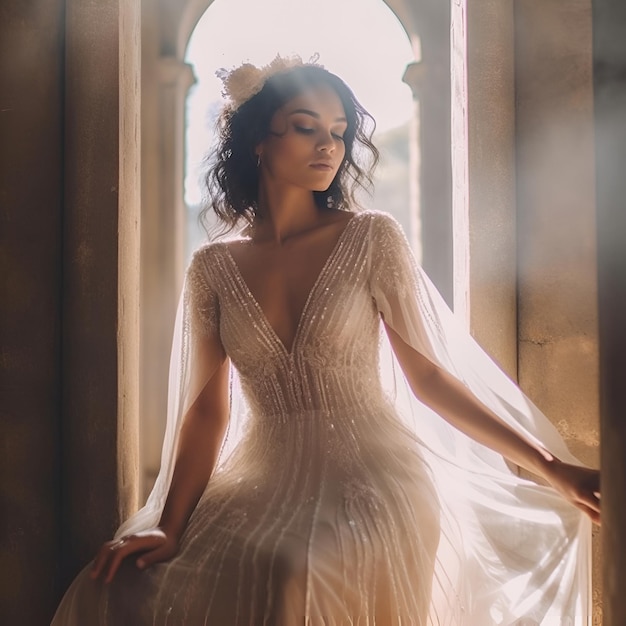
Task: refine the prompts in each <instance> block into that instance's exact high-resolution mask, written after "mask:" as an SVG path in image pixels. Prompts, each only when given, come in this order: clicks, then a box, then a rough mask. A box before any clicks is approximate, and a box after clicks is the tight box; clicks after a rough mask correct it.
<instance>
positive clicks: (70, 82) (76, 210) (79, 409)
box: [26, 0, 140, 587]
mask: <svg viewBox="0 0 626 626" xmlns="http://www.w3.org/2000/svg"><path fill="white" fill-rule="evenodd" d="M139 24H140V20H139V4H138V1H137V0H103V1H101V2H97V3H93V2H90V3H85V2H81V1H80V0H68V1H67V2H66V42H65V43H66V46H65V50H66V64H65V79H66V84H65V126H64V129H65V155H64V156H65V171H64V173H65V196H64V199H65V213H64V229H63V245H64V255H63V256H64V262H63V303H62V316H63V323H62V331H61V332H62V337H63V341H62V352H63V356H62V370H63V381H62V391H63V422H62V429H61V438H62V451H63V480H62V489H61V499H62V509H63V528H62V535H61V541H62V553H63V555H64V562H63V573H64V578H65V582H67V579H68V578H69V577H71V576H73V575H74V574H75V573H76V570H77V569H78V568H79V567H81V566H83V565H84V564H85V563H86V562H87V561H88V560H89V559H90V558H91V557H92V556H93V553H94V551H95V550H96V549H97V547H98V546H99V544H100V543H101V542H102V541H104V540H106V539H107V538H109V537H110V536H111V533H112V532H113V531H114V530H115V528H116V526H117V525H118V524H119V523H120V521H121V520H123V519H124V518H126V517H127V516H128V515H129V514H130V513H131V512H133V511H134V510H135V509H136V507H137V454H136V449H137V446H138V441H137V413H138V406H137V405H138V396H137V394H138V364H137V354H138V291H139V285H138V251H139V249H138V243H139V240H138V234H139V233H138V217H139V214H138V211H139V202H138V200H139V196H138V192H137V190H138V189H139V178H138V177H139V170H138V164H139V153H138V148H139V132H138V131H139V117H138V115H139V42H140V35H139ZM26 587H28V585H26Z"/></svg>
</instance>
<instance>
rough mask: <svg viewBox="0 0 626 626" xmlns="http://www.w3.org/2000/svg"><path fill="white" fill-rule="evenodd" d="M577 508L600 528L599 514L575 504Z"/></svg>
mask: <svg viewBox="0 0 626 626" xmlns="http://www.w3.org/2000/svg"><path fill="white" fill-rule="evenodd" d="M576 506H577V508H578V509H580V510H581V511H582V512H583V513H586V514H587V515H588V516H589V517H590V518H591V521H592V522H593V523H594V524H597V525H598V526H600V525H601V524H600V513H599V512H598V511H595V510H593V509H590V508H589V507H588V506H586V505H585V504H582V503H577V505H576Z"/></svg>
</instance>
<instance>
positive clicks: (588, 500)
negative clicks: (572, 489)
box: [579, 492, 600, 513]
mask: <svg viewBox="0 0 626 626" xmlns="http://www.w3.org/2000/svg"><path fill="white" fill-rule="evenodd" d="M579 501H580V502H582V503H583V504H584V505H585V506H587V507H589V508H590V509H592V510H593V511H595V512H596V513H600V500H599V499H598V498H597V497H596V496H595V495H594V494H592V493H591V494H590V493H585V492H583V493H582V494H580V496H579Z"/></svg>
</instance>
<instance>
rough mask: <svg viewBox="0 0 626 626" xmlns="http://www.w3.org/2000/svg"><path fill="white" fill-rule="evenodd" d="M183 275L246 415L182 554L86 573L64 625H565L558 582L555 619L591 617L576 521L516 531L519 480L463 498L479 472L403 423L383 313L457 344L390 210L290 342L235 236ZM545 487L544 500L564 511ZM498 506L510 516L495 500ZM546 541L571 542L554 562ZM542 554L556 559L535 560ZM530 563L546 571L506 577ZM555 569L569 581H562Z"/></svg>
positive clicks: (368, 224) (361, 228)
mask: <svg viewBox="0 0 626 626" xmlns="http://www.w3.org/2000/svg"><path fill="white" fill-rule="evenodd" d="M186 284H187V291H186V296H185V297H186V304H187V307H188V309H189V311H190V313H189V319H188V321H187V324H188V327H187V328H186V330H185V336H187V334H189V336H191V337H193V335H194V334H195V335H197V336H199V337H211V336H214V337H215V336H219V338H220V341H221V344H222V346H223V348H224V350H225V351H226V354H227V355H228V356H229V357H230V359H231V361H232V364H233V365H234V367H235V368H236V370H237V372H238V375H239V379H240V382H241V387H242V390H243V393H244V395H245V398H246V401H247V404H248V415H247V419H246V422H245V428H244V430H243V432H242V433H241V435H240V436H239V437H238V440H237V445H236V447H235V448H234V450H233V451H232V453H230V454H228V455H226V458H224V459H222V462H221V463H220V465H219V468H218V471H216V472H215V474H214V475H213V476H212V478H211V479H210V481H209V484H208V487H207V489H206V491H205V493H204V495H203V496H202V498H201V500H200V503H199V504H198V506H197V508H196V510H195V511H194V513H193V515H192V517H191V519H190V522H189V524H188V527H187V529H186V531H185V534H184V536H183V538H182V544H181V549H180V553H179V554H178V556H176V557H175V558H174V559H173V560H171V561H170V562H168V563H162V564H158V565H156V566H154V567H153V568H151V569H150V570H148V571H146V572H138V571H136V570H135V569H134V568H133V566H132V564H128V565H126V566H124V567H123V568H122V570H121V571H120V572H119V574H118V576H117V577H116V579H115V581H114V583H113V584H112V585H111V586H110V587H108V588H107V589H106V590H105V589H104V588H103V586H102V585H101V584H99V583H94V582H92V581H90V580H89V579H88V578H87V576H86V575H85V572H83V574H81V575H80V576H79V577H78V579H77V580H76V581H75V582H74V584H73V586H72V588H71V589H70V591H69V592H68V594H67V595H66V597H65V599H64V603H63V604H62V606H61V608H60V609H59V612H58V614H57V621H55V622H54V624H55V626H58V625H59V624H66V625H74V626H75V625H78V624H80V625H81V626H82V625H84V624H94V625H95V624H103V625H104V624H106V625H110V626H113V625H115V626H121V625H126V624H128V625H129V626H130V625H131V624H132V625H143V624H154V625H165V624H167V625H188V626H192V625H194V626H195V625H208V626H250V625H254V626H257V625H271V626H295V625H300V624H306V625H307V626H322V625H324V626H344V625H345V626H348V625H358V626H406V625H415V626H426V625H429V626H430V625H434V624H448V625H455V626H489V625H490V624H514V623H515V624H527V625H532V624H535V625H536V624H546V625H549V626H553V625H554V626H556V625H557V624H565V623H568V622H565V621H562V620H561V617H560V616H559V617H555V615H556V613H554V611H556V610H557V609H555V603H554V597H556V595H558V593H564V594H565V596H566V597H565V599H563V598H560V599H559V601H558V605H559V607H561V605H566V608H565V609H564V611H565V613H563V614H561V615H565V614H568V613H567V612H568V611H569V615H570V616H571V617H572V621H571V622H569V623H571V624H574V623H576V624H578V623H581V624H582V623H583V622H579V621H577V617H580V615H578V616H575V615H574V612H575V611H577V610H579V608H580V603H579V602H578V601H577V599H576V596H575V594H574V592H573V591H572V589H576V588H577V587H576V584H577V581H578V579H577V578H576V576H577V574H576V572H575V571H574V570H575V568H573V567H572V565H571V562H568V559H571V558H572V555H574V557H575V555H576V554H578V552H577V550H578V544H577V543H576V541H577V537H578V535H577V532H578V531H577V528H578V525H579V523H580V516H579V515H577V514H576V513H575V512H572V510H571V508H565V509H563V512H559V513H558V514H556V513H555V514H554V515H553V517H552V518H550V520H549V525H548V528H547V530H546V531H545V532H543V531H542V532H543V534H541V535H540V537H541V539H540V540H539V539H537V537H539V535H537V537H535V535H533V534H532V533H533V532H534V530H533V531H532V532H531V534H530V535H524V530H527V529H528V528H531V529H533V528H534V526H527V525H526V526H523V525H517V526H512V527H507V526H506V525H507V524H508V523H511V520H515V519H517V517H516V516H517V515H522V514H523V513H524V511H525V510H526V509H525V508H524V507H525V506H526V504H524V503H520V501H518V499H519V497H520V496H519V495H518V494H517V493H516V494H515V495H514V496H511V500H510V502H509V500H507V499H506V498H507V497H508V493H505V492H504V490H503V489H502V490H498V489H495V488H494V489H493V490H492V492H490V494H489V498H490V499H487V498H486V497H485V498H484V499H482V500H481V498H482V495H479V496H477V497H476V498H475V500H476V501H478V502H479V507H476V508H470V507H469V505H467V504H466V502H465V500H464V499H463V498H464V497H465V496H466V495H467V494H466V493H463V491H464V490H465V489H470V482H471V481H470V480H469V479H468V481H467V483H465V482H463V483H461V482H459V480H458V478H457V477H462V476H463V474H460V473H457V474H454V468H453V469H451V470H450V472H451V473H450V475H449V476H448V475H447V474H446V472H447V471H448V470H446V469H445V468H443V466H442V468H439V469H437V471H436V472H434V471H433V470H432V469H431V467H432V466H431V464H430V463H429V461H428V458H430V459H433V460H436V459H437V453H436V452H435V454H430V456H428V455H426V454H425V453H424V450H425V449H424V446H423V443H422V441H421V434H422V433H421V430H422V426H420V422H419V421H418V422H417V423H416V425H413V426H411V427H410V426H409V425H408V424H407V422H406V421H403V420H402V419H400V417H399V414H398V412H397V411H396V408H395V405H394V403H393V402H392V401H391V400H390V398H389V396H388V395H387V393H386V391H385V389H384V387H383V385H382V383H381V375H380V363H379V358H380V346H379V339H380V325H381V312H382V313H383V314H384V317H385V320H386V321H387V323H389V324H390V325H391V326H392V327H394V329H397V331H398V333H399V334H400V335H401V336H403V337H404V338H405V339H406V341H407V342H408V343H409V344H410V345H412V346H413V347H414V348H415V349H417V350H420V351H422V352H423V353H424V354H426V355H432V356H431V358H433V359H434V358H436V357H437V354H436V352H437V350H439V352H440V353H441V354H442V356H441V359H445V358H447V356H446V355H445V354H443V352H442V349H440V348H437V346H436V342H437V337H439V336H442V335H443V332H444V331H443V329H442V327H441V326H440V320H439V319H438V317H437V315H436V314H435V313H432V312H431V308H430V303H429V291H428V290H427V289H425V288H424V283H423V281H421V280H420V278H419V274H417V273H416V271H415V266H414V260H413V259H412V257H411V255H410V253H408V252H407V247H406V240H405V239H403V236H402V235H401V234H400V227H399V225H398V224H397V222H395V220H393V218H391V217H390V216H389V215H387V214H384V213H381V212H377V211H364V212H360V213H355V215H354V216H353V217H352V218H351V219H350V221H349V222H348V224H347V225H346V227H345V229H344V231H343V232H342V234H341V236H340V238H339V240H338V242H337V244H336V245H335V247H334V249H333V251H332V253H331V254H330V256H329V257H328V259H327V261H326V263H325V264H324V266H323V269H322V271H321V273H320V274H319V276H318V278H317V280H316V282H315V284H314V286H313V288H312V289H311V291H310V293H309V296H308V299H307V301H306V304H305V307H304V310H303V312H302V316H301V318H300V320H299V323H298V326H297V331H296V334H295V337H294V340H293V345H292V346H291V348H290V349H289V350H287V349H286V347H285V346H284V345H283V343H282V342H281V340H280V339H279V338H278V336H277V335H276V333H275V332H274V331H273V329H272V327H271V326H270V324H269V323H268V321H267V319H266V318H265V316H264V314H263V311H262V310H261V308H260V306H259V305H258V303H257V302H256V301H255V299H254V297H253V295H252V293H251V292H250V290H249V289H248V287H247V286H246V283H245V281H244V279H243V277H242V275H241V274H240V272H239V270H238V267H237V265H236V263H235V261H234V259H233V258H232V256H231V254H230V252H229V248H228V246H227V243H226V242H214V243H212V244H209V245H207V246H205V247H203V248H201V249H200V250H198V251H197V252H196V254H195V255H194V258H193V260H192V263H191V265H190V267H189V269H188V273H187V282H186ZM420 302H421V305H420V307H421V308H418V305H419V304H420ZM403 303H404V304H403ZM402 307H406V310H404V311H403V308H402ZM186 349H187V348H185V346H183V350H186ZM191 367H193V359H191ZM511 384H512V383H511ZM420 419H421V418H420ZM426 428H427V420H426V419H425V418H424V421H423V429H424V432H426ZM446 437H447V436H444V437H443V441H444V442H445V441H448V440H449V441H452V438H446ZM444 445H445V444H444ZM455 445H456V444H455ZM459 451H461V448H460V447H459V448H458V449H457V452H459ZM453 453H454V451H453ZM463 454H465V453H463ZM467 454H469V453H467ZM480 454H481V455H483V452H480ZM461 456H462V455H461ZM483 456H484V455H483ZM427 457H428V458H427ZM459 458H461V457H459ZM481 458H482V457H481ZM444 474H445V475H444ZM446 479H447V480H448V484H449V485H450V488H449V489H448V495H450V494H452V497H451V498H450V502H451V503H452V504H446V505H444V504H443V503H442V501H441V499H440V497H439V495H438V493H439V489H438V485H440V484H443V481H444V480H446ZM462 480H465V479H464V478H463V479H462ZM507 480H508V479H507ZM478 482H479V483H480V485H479V487H480V486H481V485H482V483H483V482H485V481H484V479H479V481H478ZM527 488H528V489H530V491H529V493H530V494H531V497H530V499H531V500H533V499H534V501H535V502H538V501H539V496H537V495H536V493H537V492H535V491H532V489H534V488H533V487H527ZM455 489H458V492H457V493H456V495H455V491H454V490H455ZM514 489H515V490H517V491H519V490H518V486H517V485H515V487H514ZM477 493H480V494H482V493H483V492H478V491H477ZM541 493H542V496H541V497H542V498H543V499H544V500H542V502H541V506H542V507H544V508H543V509H542V510H550V511H551V510H552V509H551V508H550V507H557V508H558V506H559V504H558V502H557V499H555V498H554V496H553V495H551V494H548V493H544V492H541ZM492 501H493V502H495V503H496V504H497V503H498V502H501V503H502V505H503V508H506V509H507V510H506V511H505V512H504V513H503V514H500V513H497V512H496V511H495V508H494V510H493V511H492V510H491V509H488V504H489V503H491V502H492ZM515 506H519V508H518V509H515ZM454 507H456V508H454ZM480 507H482V513H480V512H478V513H477V511H479V510H480ZM153 508H155V510H157V509H158V506H157V507H153ZM555 510H556V509H555ZM461 515H466V520H467V521H466V522H465V521H462V519H460V516H461ZM481 515H482V517H481ZM512 523H515V522H512ZM464 524H466V525H467V529H466V530H468V532H467V533H466V534H467V536H464V535H463V530H464V529H463V526H464ZM129 528H132V526H131V527H129ZM512 528H516V529H517V534H516V532H515V531H514V532H513V533H511V532H510V531H511V529H512ZM455 529H456V530H455ZM563 529H566V530H565V531H564V530H563ZM126 530H127V529H124V530H123V532H125V531H126ZM548 531H549V532H548ZM468 537H469V540H470V541H472V542H474V543H472V544H471V545H468V543H467V542H468ZM522 537H523V538H524V541H523V542H521V541H520V540H521V538H522ZM486 538H488V540H487V539H486ZM490 541H491V542H492V544H493V545H488V544H489V542H490ZM485 546H487V547H485ZM553 546H558V547H559V549H560V550H561V552H560V553H559V552H554V559H553V560H550V559H543V556H542V555H543V554H544V553H545V551H546V550H548V552H550V551H551V550H552V549H553ZM481 551H482V553H481ZM479 553H481V554H480V556H477V555H479ZM520 555H521V556H520ZM507 559H508V561H510V562H507ZM542 559H543V560H544V561H545V562H544V564H543V565H544V570H541V569H533V568H535V562H539V561H540V560H542ZM562 563H565V565H564V566H563V567H561V569H559V567H560V564H562ZM531 571H532V572H534V576H535V577H536V578H537V583H536V584H534V583H533V584H530V583H529V582H528V581H526V579H524V580H523V581H522V584H521V586H519V589H520V591H518V588H514V587H513V586H511V585H514V584H515V585H519V584H520V580H522V578H523V577H524V576H525V575H526V573H527V572H528V573H530V572H531ZM546 572H547V574H546ZM544 574H545V576H544ZM581 577H584V576H583V575H582V574H581ZM555 579H557V580H560V581H561V582H563V581H565V582H563V584H564V585H566V587H563V588H562V589H561V591H558V590H557V591H555V592H554V593H553V592H552V587H550V584H551V583H550V582H549V581H550V580H555ZM505 583H506V584H505ZM546 584H548V587H547V589H548V591H547V592H546V593H544V592H542V591H539V592H537V593H536V592H535V591H536V589H541V588H542V587H545V585H546ZM472 585H473V586H472ZM506 585H508V587H507V586H506ZM542 594H543V595H542ZM568 594H569V595H568ZM544 595H545V596H547V600H546V599H545V598H544ZM548 596H549V597H548ZM570 596H571V597H570ZM558 610H560V608H558ZM494 611H495V612H494ZM551 611H552V613H550V612H551ZM548 615H550V616H551V617H550V618H549V619H548V617H546V616H548ZM477 616H480V617H477ZM519 616H522V617H523V618H524V620H525V621H518V619H517V618H518V617H519ZM476 620H479V621H476ZM575 620H576V621H575Z"/></svg>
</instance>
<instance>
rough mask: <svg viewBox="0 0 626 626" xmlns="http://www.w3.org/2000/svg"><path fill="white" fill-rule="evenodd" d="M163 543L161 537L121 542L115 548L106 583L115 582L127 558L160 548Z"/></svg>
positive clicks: (139, 537)
mask: <svg viewBox="0 0 626 626" xmlns="http://www.w3.org/2000/svg"><path fill="white" fill-rule="evenodd" d="M161 543H162V539H161V538H160V537H154V536H145V537H141V536H133V537H132V539H129V540H127V541H123V542H120V543H118V545H117V546H113V554H112V556H111V558H110V562H109V568H108V572H107V576H106V578H105V580H104V582H105V583H110V582H111V581H112V580H113V577H114V576H115V573H116V572H117V570H118V568H119V566H120V565H121V563H122V561H123V560H124V559H125V558H126V557H127V556H129V555H131V554H134V553H136V552H144V551H146V550H151V549H154V548H155V546H159V545H160V544H161Z"/></svg>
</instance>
